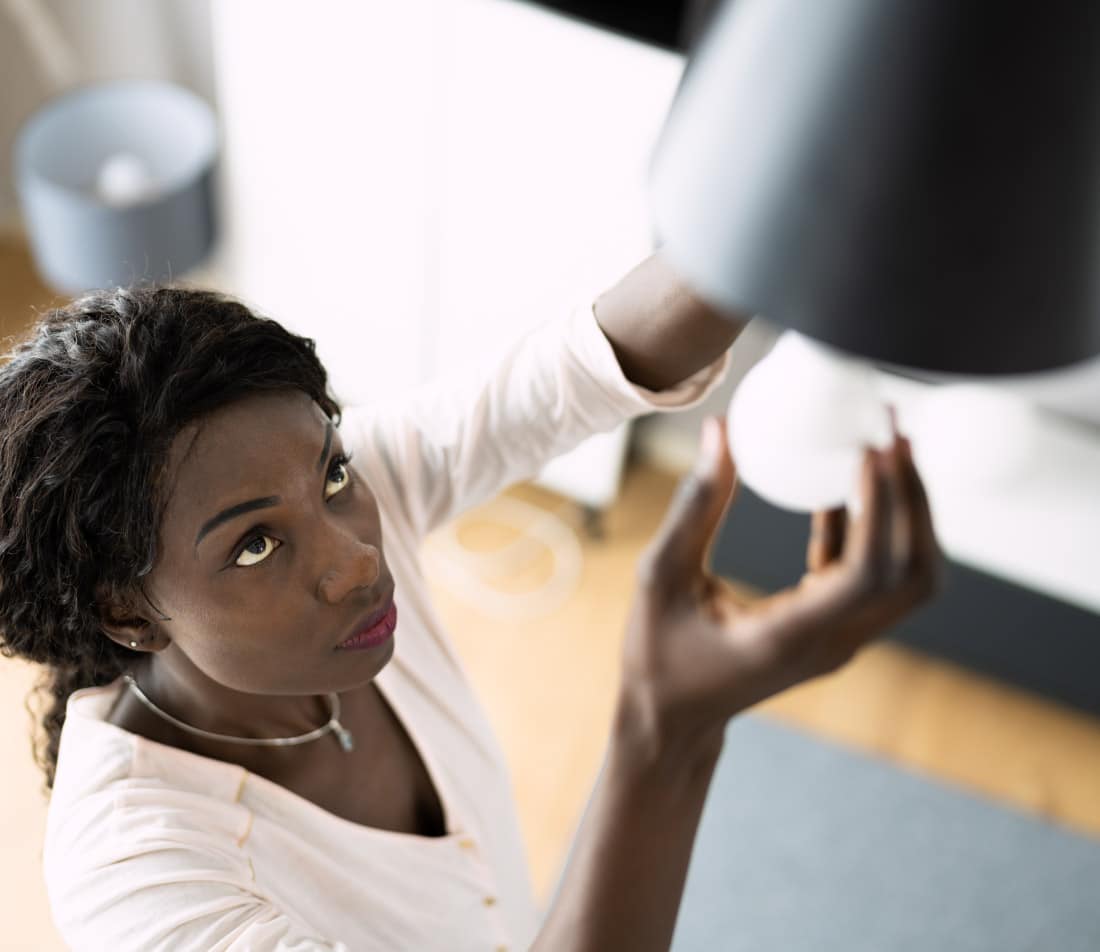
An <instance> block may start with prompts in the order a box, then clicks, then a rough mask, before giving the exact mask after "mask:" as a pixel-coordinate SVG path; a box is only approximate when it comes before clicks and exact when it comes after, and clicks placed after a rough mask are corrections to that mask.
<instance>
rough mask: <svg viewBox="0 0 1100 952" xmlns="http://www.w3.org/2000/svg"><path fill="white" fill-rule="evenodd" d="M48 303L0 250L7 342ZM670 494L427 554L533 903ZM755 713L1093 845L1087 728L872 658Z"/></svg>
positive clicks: (29, 931)
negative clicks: (507, 791) (512, 795)
mask: <svg viewBox="0 0 1100 952" xmlns="http://www.w3.org/2000/svg"><path fill="white" fill-rule="evenodd" d="M51 299H52V295H51V294H49V293H48V292H47V291H46V290H45V288H43V287H42V286H41V285H39V284H38V283H37V282H36V281H35V280H34V279H33V277H32V275H31V273H30V268H29V262H28V260H27V257H26V254H25V251H24V250H23V249H22V246H21V245H20V244H19V243H18V242H17V241H4V240H3V239H0V335H3V336H7V335H11V334H16V333H18V332H19V331H20V329H21V328H22V327H24V326H25V325H26V323H27V321H28V320H30V319H31V318H32V317H33V310H32V308H33V307H35V306H38V307H41V306H44V305H47V304H48V303H49V302H50V301H51ZM675 480H676V477H675V475H673V474H669V473H665V472H662V471H661V470H658V469H655V468H653V467H650V466H646V465H641V464H635V465H632V466H631V467H629V469H628V471H627V474H626V478H625V482H624V485H623V489H622V492H621V496H620V498H619V500H618V502H617V503H616V505H615V506H614V508H613V509H612V510H611V511H610V512H608V513H607V515H606V519H605V521H604V526H603V529H604V534H603V537H602V538H600V539H594V538H590V537H588V536H587V535H586V534H585V532H584V530H583V527H582V525H581V520H580V518H579V514H578V513H577V511H576V510H575V508H574V507H573V506H571V505H570V504H568V503H567V502H566V501H565V500H562V499H561V498H559V497H557V496H554V495H552V494H550V493H548V492H546V491H543V490H541V489H538V488H536V487H533V486H521V487H518V488H516V489H514V490H512V491H510V492H509V493H508V494H506V496H505V497H503V501H500V500H498V501H494V502H493V503H490V504H488V505H487V506H485V507H483V508H481V509H479V510H477V511H476V512H473V513H470V514H469V515H467V516H466V517H464V518H463V519H462V520H460V522H459V523H458V524H457V525H456V526H455V527H453V528H451V529H448V530H446V531H444V532H441V533H437V534H436V536H434V537H432V538H431V539H430V540H429V541H428V543H427V545H426V546H425V556H426V559H427V563H428V566H429V573H430V576H431V578H432V586H433V593H434V594H435V596H436V598H437V603H438V607H439V609H440V612H441V614H442V615H443V617H444V620H445V621H446V622H447V623H448V624H449V627H450V629H451V632H452V634H453V635H454V637H455V639H456V640H457V642H458V644H459V647H460V650H461V652H462V655H463V657H464V659H465V661H466V664H467V668H468V670H469V673H470V676H471V678H472V679H473V681H474V683H475V685H476V687H477V689H478V691H479V693H480V695H481V697H482V699H483V701H484V704H485V707H486V709H487V711H488V713H489V715H490V717H491V719H492V720H493V722H494V724H495V725H496V728H497V730H498V733H499V735H500V738H501V741H502V744H503V746H504V749H505V751H506V753H507V755H508V757H509V759H510V762H511V764H512V768H513V775H514V780H515V787H516V796H517V801H518V804H519V810H520V817H521V821H522V824H523V829H524V834H525V838H526V842H527V846H528V852H529V856H530V860H531V866H532V870H533V875H534V879H535V883H536V886H537V889H538V891H539V893H540V895H542V896H546V895H547V893H548V891H549V890H550V888H551V887H552V885H553V883H554V880H555V877H556V875H557V871H558V868H559V864H560V862H561V858H562V855H563V852H564V850H565V849H566V846H567V844H568V842H569V838H570V836H571V833H572V830H573V828H574V825H575V824H576V822H577V819H578V816H579V811H580V810H581V808H582V807H583V805H584V803H585V801H586V799H587V796H588V793H589V790H590V789H591V785H592V782H593V780H594V778H595V774H596V772H597V770H598V768H599V765H600V760H601V757H602V753H603V748H604V743H605V739H606V735H607V728H608V722H609V718H610V713H611V708H612V703H613V699H614V696H615V690H616V685H617V678H618V653H619V649H620V644H621V637H622V632H623V627H624V620H625V614H626V609H627V605H628V602H629V599H630V595H631V592H632V589H633V579H634V563H635V561H636V559H637V555H638V552H639V551H640V549H641V547H642V546H643V545H644V544H645V542H646V541H647V540H648V538H649V537H650V535H651V534H652V532H653V530H654V528H655V526H656V525H657V523H658V522H659V520H660V518H661V515H662V513H663V511H664V507H665V505H666V502H667V500H668V498H669V495H670V493H671V491H672V488H673V486H674V483H675ZM733 518H736V510H735V511H734V515H733ZM525 526H526V527H527V528H526V529H525V528H524V527H525ZM578 543H579V544H578ZM456 551H458V552H460V554H457V555H456ZM502 551H505V552H506V553H507V556H506V558H500V557H498V558H493V557H492V555H491V554H492V553H497V554H498V556H499V554H500V553H501V552H502ZM456 569H457V570H458V571H460V572H464V573H465V575H460V576H459V577H457V578H455V577H454V572H455V571H456ZM571 573H575V574H571ZM471 593H473V594H471ZM1097 636H1098V637H1100V632H1098V635H1097ZM33 676H34V672H33V671H32V670H31V669H30V668H29V667H28V666H26V665H23V664H21V663H19V662H15V661H10V660H6V659H2V658H0V718H2V720H0V723H3V724H4V725H5V729H4V730H3V731H2V732H0V762H2V763H3V766H4V771H5V772H4V777H5V783H4V785H3V788H2V790H0V799H2V801H3V802H2V803H0V843H2V844H3V851H4V862H3V864H2V867H0V917H2V919H0V921H3V922H4V924H5V934H4V937H3V938H2V939H0V948H3V949H5V950H9V949H10V950H16V949H19V950H22V949H25V950H35V952H44V950H50V949H56V948H60V947H61V946H60V944H59V943H58V941H57V939H56V935H55V934H54V932H53V929H52V927H51V925H50V923H49V919H48V913H47V907H46V902H45V894H44V890H43V888H42V884H41V859H40V856H41V838H42V830H43V824H44V818H45V803H44V801H43V799H42V797H41V795H40V781H39V778H38V775H37V773H36V771H35V769H34V767H33V765H32V764H31V762H30V753H29V747H28V741H27V735H28V719H27V714H26V712H25V710H24V709H23V700H24V696H25V695H26V693H27V690H28V689H29V687H30V684H31V681H32V678H33ZM762 710H763V711H764V712H765V713H766V714H768V715H769V716H774V717H777V718H780V719H782V720H784V721H786V722H788V723H791V724H794V725H797V726H799V727H801V728H804V729H806V730H808V731H812V732H815V733H818V734H821V735H823V736H827V737H830V738H833V739H835V740H838V741H840V742H842V743H844V744H847V745H850V746H852V747H854V748H858V749H861V750H865V751H868V752H871V753H873V754H875V755H877V756H881V757H884V758H886V759H888V760H891V761H894V762H897V763H900V764H903V765H906V766H907V767H909V768H912V769H915V770H918V771H921V772H923V773H925V774H927V775H930V776H933V777H937V778H940V779H942V780H946V781H948V782H950V783H952V784H957V785H960V786H962V787H965V788H967V789H969V790H972V791H976V792H978V793H980V794H983V795H986V796H988V797H991V798H993V799H995V800H998V801H1000V802H1004V803H1008V804H1013V805H1015V806H1017V807H1020V808H1022V809H1025V810H1028V811H1033V812H1035V813H1038V814H1041V815H1043V816H1047V817H1051V818H1053V819H1055V820H1057V821H1059V822H1062V823H1065V824H1067V825H1069V826H1071V827H1075V828H1077V829H1080V830H1085V831H1089V832H1091V833H1093V834H1096V835H1100V720H1096V719H1092V718H1089V717H1086V716H1084V715H1081V714H1078V713H1074V712H1072V711H1070V710H1068V709H1065V708H1062V707H1059V706H1057V705H1054V704H1051V703H1048V702H1045V701H1042V700H1039V699H1037V698H1034V697H1032V696H1029V695H1025V694H1023V693H1021V692H1019V691H1016V690H1013V689H1010V688H1007V687H1005V686H1003V685H1000V684H997V683H994V682H991V681H989V680H987V679H984V678H979V677H976V676H974V675H971V674H968V673H966V672H964V671H962V670H960V669H957V668H954V667H952V666H950V665H946V664H943V663H939V662H935V661H931V660H929V659H927V658H924V657H921V656H918V655H916V654H913V653H910V652H908V651H906V650H903V649H901V648H898V647H894V646H890V645H887V644H878V645H875V646H872V647H871V648H870V649H868V650H867V651H865V652H864V653H863V654H862V655H861V656H860V657H859V658H858V659H857V660H856V661H855V662H854V663H853V664H851V665H850V666H848V667H847V668H846V669H844V670H843V671H841V672H839V673H837V674H835V675H832V676H830V677H828V678H823V679H819V680H818V681H815V682H813V683H811V684H808V685H804V686H802V687H800V688H798V689H795V690H793V691H790V692H788V693H787V694H785V695H783V696H781V697H779V698H777V699H774V700H773V701H771V702H769V703H767V704H765V705H763V707H762Z"/></svg>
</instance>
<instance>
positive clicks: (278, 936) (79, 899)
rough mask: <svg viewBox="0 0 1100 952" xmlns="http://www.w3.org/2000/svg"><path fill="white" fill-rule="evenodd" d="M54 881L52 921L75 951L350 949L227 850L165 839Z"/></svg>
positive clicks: (320, 951) (296, 951)
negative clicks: (274, 898) (276, 898)
mask: <svg viewBox="0 0 1100 952" xmlns="http://www.w3.org/2000/svg"><path fill="white" fill-rule="evenodd" d="M146 846H147V847H148V848H147V849H145V850H143V851H142V852H140V853H137V854H136V855H131V856H128V857H126V858H124V859H120V860H118V861H116V862H109V863H103V864H99V865H97V866H96V868H91V867H90V866H86V867H85V868H83V869H79V870H78V869H70V871H69V872H70V875H67V876H64V877H62V881H60V882H59V881H57V880H56V879H55V881H54V882H53V883H52V884H51V889H50V901H51V907H52V910H53V918H54V922H55V924H56V925H57V928H58V931H59V932H60V933H61V935H62V937H63V938H64V940H65V942H66V943H67V944H68V945H69V947H70V948H72V949H75V950H78V952H99V950H103V952H130V950H133V952H138V950H140V952H154V950H156V952H161V950H163V952H168V950H172V952H192V950H193V952H349V949H348V947H347V946H346V945H345V944H344V943H343V942H339V941H336V940H334V939H332V938H329V937H326V936H323V935H319V934H317V933H316V932H315V931H313V930H312V929H309V928H308V927H306V926H304V925H302V924H301V923H298V922H296V921H294V920H293V919H292V918H291V917H290V916H288V915H286V914H284V913H283V912H281V911H280V910H279V909H278V908H276V906H275V905H274V904H273V903H272V902H271V901H270V900H268V899H266V898H265V897H264V896H263V894H262V893H261V892H260V891H258V890H255V889H252V888H249V886H248V884H247V880H248V879H249V878H250V873H249V870H248V866H247V863H245V864H243V866H242V863H241V860H240V856H239V855H238V856H233V855H232V854H231V853H230V852H229V851H217V850H206V849H199V848H196V847H193V846H188V845H184V844H180V843H173V842H171V841H170V840H165V841H163V842H161V843H148V844H146Z"/></svg>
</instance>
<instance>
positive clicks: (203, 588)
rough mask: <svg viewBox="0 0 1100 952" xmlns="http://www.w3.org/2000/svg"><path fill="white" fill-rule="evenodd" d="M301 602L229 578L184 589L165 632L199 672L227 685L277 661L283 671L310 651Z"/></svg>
mask: <svg viewBox="0 0 1100 952" xmlns="http://www.w3.org/2000/svg"><path fill="white" fill-rule="evenodd" d="M300 602H301V600H300V599H294V598H292V597H291V589H290V587H288V586H286V585H275V586H271V585H260V584H256V583H251V584H247V583H245V582H244V580H238V579H228V578H227V579H221V580H218V582H216V583H215V584H213V585H210V584H206V585H197V584H193V585H182V586H180V587H179V588H178V589H177V591H176V593H175V598H174V600H173V603H172V610H171V611H169V612H168V614H169V615H170V616H171V619H172V620H171V621H169V622H165V623H164V626H165V630H166V632H167V633H168V634H169V635H170V636H171V637H172V638H173V640H174V641H175V643H176V645H177V646H178V647H179V649H180V650H181V651H183V653H184V654H186V655H187V656H188V657H189V658H190V659H191V660H192V661H193V662H194V663H195V664H196V666H198V667H199V668H200V669H203V670H205V671H207V672H208V673H209V674H211V675H212V676H214V677H215V678H216V679H217V680H221V681H224V682H226V683H228V682H230V681H237V680H239V678H240V676H241V672H242V671H246V670H247V669H248V668H250V667H255V668H256V669H257V673H259V672H260V671H262V670H265V669H266V668H268V667H269V666H272V667H273V666H275V665H276V664H277V662H279V661H281V663H282V664H283V665H284V666H285V665H286V655H287V653H288V652H289V653H293V652H297V653H301V652H303V651H305V650H307V648H308V646H307V645H306V644H305V643H303V641H302V639H301V635H300V633H301V631H302V624H303V619H302V618H300V617H299V613H300V609H301V605H300ZM296 608H297V611H296Z"/></svg>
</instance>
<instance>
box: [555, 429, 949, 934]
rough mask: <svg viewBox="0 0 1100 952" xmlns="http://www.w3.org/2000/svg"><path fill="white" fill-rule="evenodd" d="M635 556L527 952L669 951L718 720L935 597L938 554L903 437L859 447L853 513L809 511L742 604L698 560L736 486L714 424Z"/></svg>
mask: <svg viewBox="0 0 1100 952" xmlns="http://www.w3.org/2000/svg"><path fill="white" fill-rule="evenodd" d="M703 447H704V448H703V452H702V456H701V464H700V466H699V467H698V468H697V469H696V472H695V473H694V475H693V476H692V477H690V478H689V479H688V480H687V481H686V482H685V484H684V485H683V486H682V488H681V490H680V492H679V494H678V495H677V497H676V499H675V500H674V502H673V504H672V506H671V508H670V510H669V513H668V515H667V516H666V519H665V523H664V525H663V526H662V529H661V531H660V533H659V534H658V537H657V539H656V541H655V542H654V544H653V545H652V546H651V547H650V548H649V550H648V551H647V553H646V555H645V557H644V558H643V560H642V564H641V571H640V574H639V579H640V585H639V590H638V594H637V597H636V598H635V602H634V606H633V610H632V612H631V618H630V622H629V628H628V632H627V639H626V647H625V652H624V658H623V679H622V688H621V692H620V699H619V704H618V709H617V715H616V719H615V724H614V728H613V733H612V738H611V743H610V747H609V753H608V756H607V759H606V762H605V765H604V769H603V771H602V773H601V775H600V778H599V780H598V782H597V784H596V788H595V791H594V792H593V796H592V800H591V803H590V805H589V809H588V813H587V814H586V817H585V819H584V821H583V822H582V824H581V827H580V829H579V831H578V834H577V840H576V843H575V844H574V848H573V854H572V857H571V859H570V862H569V864H568V866H567V868H566V871H565V874H564V877H563V879H562V884H561V888H560V891H559V894H558V896H557V898H556V900H555V902H554V904H553V906H552V907H551V909H550V912H549V914H548V916H547V919H546V921H545V923H544V926H543V929H542V931H541V932H540V933H539V935H538V937H537V940H536V942H535V944H534V946H533V949H534V950H536V952H596V950H606V949H630V950H631V952H658V950H665V949H667V948H668V947H669V944H670V942H671V940H672V934H673V929H674V927H675V924H676V915H677V911H678V909H679V906H680V899H681V895H682V893H683V887H684V881H685V879H686V876H687V868H688V862H689V860H690V858H691V851H692V846H693V844H694V840H695V834H696V830H697V829H698V824H699V819H700V815H701V813H702V808H703V803H704V800H705V798H706V792H707V788H708V786H709V784H710V780H711V776H712V774H713V770H714V766H715V763H716V761H717V759H718V756H719V753H720V751H721V747H722V741H723V737H724V733H725V726H726V723H727V722H728V720H729V719H730V718H731V717H732V716H734V715H735V714H737V713H738V712H740V711H743V710H745V709H746V708H748V707H750V706H751V705H753V704H755V703H757V702H758V701H760V700H763V699H764V698H766V697H768V696H770V695H772V694H776V693H778V692H779V691H782V690H784V689H785V688H787V687H789V686H791V685H793V684H796V683H798V682H799V681H804V680H807V679H809V678H812V677H815V676H817V675H819V674H824V673H826V672H828V671H832V670H834V669H835V668H837V667H839V666H840V665H841V664H843V663H844V662H846V661H847V660H848V659H849V658H851V657H852V655H853V654H854V653H855V652H856V651H857V650H858V649H859V648H860V647H862V646H863V645H864V644H866V643H867V642H868V641H870V640H871V639H872V638H873V637H875V636H876V635H877V634H879V633H881V632H883V631H885V630H886V629H887V628H889V627H890V626H891V625H892V624H894V623H895V622H896V621H898V620H899V619H900V618H902V617H903V616H904V615H906V614H907V613H908V612H910V611H911V610H912V609H913V608H914V607H915V606H916V605H918V604H919V603H920V602H922V601H924V600H925V599H926V598H928V597H930V596H931V594H932V593H933V592H934V591H935V589H936V586H937V582H938V578H939V573H940V569H941V563H942V560H941V558H940V555H939V549H938V547H937V545H936V540H935V536H934V534H933V531H932V522H931V516H930V513H929V509H928V502H927V500H926V498H925V494H924V490H923V487H922V486H921V482H920V478H919V477H918V475H917V473H916V470H915V469H914V467H913V463H912V459H911V457H910V455H909V450H908V443H907V442H906V441H905V440H903V439H901V438H897V439H896V440H895V444H894V446H893V447H892V448H891V449H889V450H886V451H883V452H877V451H874V450H870V449H868V450H867V451H866V454H865V458H864V466H863V473H862V484H861V502H862V507H861V510H860V512H861V515H860V517H859V518H858V519H857V520H856V521H855V523H854V524H853V525H852V526H851V528H850V529H849V528H848V527H847V526H846V522H845V519H844V518H843V512H842V511H837V510H834V511H830V512H821V513H817V514H815V516H814V519H813V522H814V525H813V530H814V531H813V533H812V534H811V537H810V546H809V548H808V550H807V559H806V560H807V570H808V571H807V574H806V575H805V576H803V578H802V581H801V582H800V583H799V584H798V586H796V587H795V588H792V589H789V590H787V591H785V592H782V593H780V594H778V595H776V596H773V597H771V598H766V599H762V600H760V601H759V602H754V603H752V604H751V605H748V606H745V605H744V604H742V602H741V600H740V599H738V598H736V597H735V596H734V595H733V593H732V592H731V591H730V589H729V588H728V587H727V586H725V585H724V583H723V582H722V581H721V580H720V579H716V578H714V577H712V576H711V575H709V574H708V573H707V572H706V570H705V568H704V566H705V562H706V559H707V555H708V552H709V548H710V544H711V540H712V538H713V536H714V533H715V531H716V530H717V528H718V526H719V524H720V523H721V521H722V517H723V514H724V513H725V511H726V509H727V507H728V505H729V502H730V499H731V496H732V492H733V488H734V483H735V474H734V470H733V465H732V463H731V462H730V459H729V453H728V450H727V447H726V440H725V434H724V430H723V429H722V427H721V424H720V423H718V422H717V421H715V420H708V421H707V427H706V430H705V431H704V440H703Z"/></svg>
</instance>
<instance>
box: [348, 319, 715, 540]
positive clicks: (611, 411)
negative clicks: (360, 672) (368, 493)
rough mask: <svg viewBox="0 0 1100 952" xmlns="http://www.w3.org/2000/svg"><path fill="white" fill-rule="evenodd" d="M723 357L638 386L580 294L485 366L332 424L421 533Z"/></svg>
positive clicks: (689, 400) (704, 379) (691, 387)
mask: <svg viewBox="0 0 1100 952" xmlns="http://www.w3.org/2000/svg"><path fill="white" fill-rule="evenodd" d="M728 365H729V355H728V353H727V354H725V355H723V357H722V358H720V359H719V360H717V361H715V362H714V363H713V364H711V365H710V366H709V367H706V368H704V369H703V370H701V371H699V372H698V373H696V374H694V375H692V376H691V377H689V378H688V379H687V380H685V381H683V382H681V383H680V384H678V385H677V386H675V387H672V388H670V389H668V390H664V391H661V392H654V391H651V390H647V389H645V388H643V387H638V386H636V385H634V384H632V383H630V381H628V380H627V379H626V377H625V376H624V375H623V372H622V369H621V368H620V366H619V362H618V360H617V359H616V357H615V353H614V351H613V350H612V348H611V344H610V343H609V341H608V340H607V338H606V337H605V336H604V334H603V331H602V330H600V327H599V325H598V324H597V323H596V318H595V315H594V313H593V310H592V306H591V304H588V305H585V306H583V307H578V308H577V309H575V310H574V312H573V313H572V314H571V315H570V316H569V317H568V319H566V320H558V321H552V322H549V323H546V324H543V325H542V326H540V327H538V328H536V329H535V330H534V331H532V332H531V333H529V334H527V335H526V336H525V337H523V338H521V339H520V340H519V341H518V342H517V343H516V344H515V345H514V346H513V347H512V348H511V349H510V350H509V351H508V352H507V353H506V355H505V356H504V358H503V359H502V360H500V361H499V362H498V363H496V364H495V366H491V367H489V368H488V369H485V368H477V369H476V370H471V371H463V372H455V371H451V372H450V373H447V374H446V375H444V376H441V377H440V378H438V379H437V380H435V381H433V382H432V383H431V384H429V385H427V386H425V387H423V388H421V389H419V390H416V391H414V392H413V393H412V394H411V395H407V396H405V398H404V399H403V400H402V401H401V402H400V403H397V402H394V403H393V404H390V405H381V406H371V407H350V408H348V409H347V410H346V411H345V414H344V424H343V427H342V430H343V433H344V438H345V445H346V446H347V447H349V448H351V449H353V450H354V451H355V452H356V453H358V454H361V457H362V459H361V461H362V463H363V468H364V471H365V472H368V473H369V474H370V475H371V477H372V478H376V479H377V478H381V479H385V480H386V481H387V482H388V483H389V487H388V488H389V490H390V494H392V497H393V498H396V499H398V500H399V504H400V505H401V506H402V508H403V509H404V515H405V517H406V519H407V522H408V524H409V525H410V526H411V528H412V529H413V531H414V532H415V533H416V534H417V535H418V536H423V535H425V534H427V533H428V532H430V531H431V530H432V529H433V528H435V527H436V526H438V525H440V524H441V523H443V522H445V521H447V520H448V519H450V518H452V517H453V516H456V515H458V514H459V513H460V512H462V511H464V510H466V509H468V508H470V507H471V506H474V505H476V504H478V503H480V502H482V501H484V500H485V499H488V498H490V497H491V496H492V495H493V494H494V493H496V492H497V491H499V490H500V489H502V488H503V487H505V486H508V485H510V484H512V483H514V482H517V481H519V480H521V479H526V478H529V477H531V476H533V475H535V474H536V473H537V472H539V470H541V469H542V467H543V466H544V465H545V464H546V463H548V462H549V461H550V460H552V459H553V458H554V457H556V456H559V455H561V454H562V453H565V452H567V451H568V450H571V449H573V447H575V446H577V445H578V444H579V443H581V442H582V441H583V440H584V439H586V438H587V437H589V436H592V435H594V434H596V433H602V432H606V431H609V430H612V429H614V428H615V427H616V426H618V425H619V424H620V423H622V422H624V421H625V420H629V419H633V418H634V417H637V416H640V415H642V414H645V413H652V412H654V411H667V410H677V409H685V408H687V407H691V406H695V405H696V404H697V403H699V402H700V401H701V400H702V399H703V398H704V397H705V396H706V395H707V394H708V393H709V392H710V391H711V390H712V389H713V388H714V387H715V386H717V384H718V383H719V382H720V380H721V379H722V377H723V376H724V375H725V372H726V369H727V367H728Z"/></svg>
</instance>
